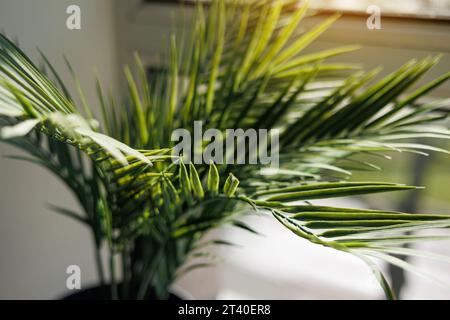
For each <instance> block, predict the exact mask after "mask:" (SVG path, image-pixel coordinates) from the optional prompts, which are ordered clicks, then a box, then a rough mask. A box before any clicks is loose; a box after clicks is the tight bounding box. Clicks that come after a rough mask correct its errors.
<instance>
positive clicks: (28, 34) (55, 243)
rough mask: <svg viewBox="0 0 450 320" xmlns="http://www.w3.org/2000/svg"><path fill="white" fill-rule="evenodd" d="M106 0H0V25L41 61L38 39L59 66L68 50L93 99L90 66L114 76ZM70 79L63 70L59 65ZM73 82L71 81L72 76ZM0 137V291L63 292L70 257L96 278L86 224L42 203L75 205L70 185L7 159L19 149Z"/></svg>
mask: <svg viewBox="0 0 450 320" xmlns="http://www.w3.org/2000/svg"><path fill="white" fill-rule="evenodd" d="M71 4H76V5H79V6H80V8H81V13H82V14H81V20H82V29H81V30H72V31H71V30H68V29H67V28H66V18H67V14H66V8H67V6H69V5H71ZM112 4H113V2H112V1H111V0H95V1H92V0H38V1H37V0H0V30H2V31H3V32H5V33H6V34H7V35H8V36H10V37H13V38H17V39H18V40H19V42H20V45H21V47H22V48H23V49H24V50H25V52H26V53H28V54H30V55H31V57H32V58H33V59H34V61H38V59H37V57H38V54H37V51H36V50H35V48H36V47H39V48H40V49H41V50H42V51H44V52H45V53H46V55H47V56H48V58H49V59H50V61H52V63H54V65H55V67H56V68H57V69H58V70H61V71H66V69H65V65H64V61H63V59H62V54H66V55H67V57H68V58H69V60H70V61H71V63H72V65H73V67H74V68H75V70H76V71H77V73H78V76H79V78H80V80H81V82H82V83H83V86H84V87H85V88H86V92H87V95H88V98H89V99H90V100H91V101H95V100H94V88H95V87H94V82H93V67H94V66H96V67H97V69H98V70H99V74H100V76H101V77H102V78H103V79H104V81H105V83H106V84H107V85H105V86H106V87H108V86H109V85H110V84H111V85H114V86H115V85H116V84H117V81H116V80H117V63H116V43H115V26H114V10H113V5H112ZM62 76H63V78H64V79H65V80H66V81H70V77H69V76H68V73H67V72H63V73H62ZM70 83H71V82H70ZM19 153H20V152H19V151H17V150H16V149H14V148H12V147H10V146H6V145H5V144H3V143H2V144H0V155H1V156H2V157H1V158H0V299H10V298H26V299H28V298H38V299H47V298H55V297H58V296H59V295H61V294H62V293H64V292H65V291H66V290H65V281H66V274H65V270H66V268H67V266H68V265H70V264H77V265H79V266H80V267H81V272H82V283H83V284H87V283H92V282H93V281H95V279H96V273H95V269H94V263H93V251H92V241H91V238H90V234H89V233H88V231H87V230H86V229H85V228H84V227H82V226H80V225H78V224H77V223H76V222H73V221H70V220H69V219H68V218H65V217H62V216H59V215H58V214H56V213H53V212H51V211H50V210H49V209H47V208H46V204H49V203H51V204H57V205H60V206H65V207H69V208H76V207H77V205H76V202H75V201H74V199H73V198H72V197H71V195H70V192H69V191H67V189H66V188H65V187H64V186H63V185H62V183H61V182H59V181H58V180H57V179H56V178H54V177H53V176H52V175H51V174H50V173H48V172H46V171H45V170H43V169H41V168H38V167H37V166H35V165H33V164H29V163H24V162H19V161H15V160H8V159H5V158H4V157H3V156H4V155H11V154H19Z"/></svg>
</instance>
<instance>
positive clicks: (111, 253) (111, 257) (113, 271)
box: [109, 248, 119, 300]
mask: <svg viewBox="0 0 450 320" xmlns="http://www.w3.org/2000/svg"><path fill="white" fill-rule="evenodd" d="M109 268H110V272H111V299H112V300H118V299H119V295H118V292H117V282H116V266H115V263H114V249H113V248H111V249H110V251H109Z"/></svg>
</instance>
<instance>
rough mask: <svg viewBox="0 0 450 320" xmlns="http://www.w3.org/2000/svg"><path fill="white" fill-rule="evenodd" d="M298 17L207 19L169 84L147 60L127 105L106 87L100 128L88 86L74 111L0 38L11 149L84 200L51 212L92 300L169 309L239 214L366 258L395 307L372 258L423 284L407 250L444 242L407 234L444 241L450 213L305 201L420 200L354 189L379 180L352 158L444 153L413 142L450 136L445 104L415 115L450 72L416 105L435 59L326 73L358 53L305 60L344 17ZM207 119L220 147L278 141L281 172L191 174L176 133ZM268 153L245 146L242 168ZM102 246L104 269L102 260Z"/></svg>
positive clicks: (263, 7) (181, 53)
mask: <svg viewBox="0 0 450 320" xmlns="http://www.w3.org/2000/svg"><path fill="white" fill-rule="evenodd" d="M297 3H298V1H273V0H264V1H232V2H225V1H213V3H212V4H211V5H210V6H208V7H207V8H205V7H203V6H202V5H198V6H197V8H196V10H195V11H196V14H195V18H194V19H193V20H192V27H191V29H190V33H186V36H184V37H181V38H180V37H177V36H176V35H172V36H171V38H170V43H169V45H168V50H167V51H166V54H165V55H164V56H163V59H162V61H165V62H164V65H163V68H162V70H163V71H161V72H158V73H154V74H152V75H151V77H150V79H148V77H147V72H146V69H145V68H144V66H143V64H142V63H141V60H140V59H139V57H138V56H137V55H136V68H135V71H136V72H134V73H133V72H132V70H131V69H129V68H126V69H125V76H126V80H127V83H128V99H127V103H126V104H124V105H122V104H120V103H118V101H116V100H115V99H114V98H113V97H112V96H109V95H106V94H105V93H104V90H103V88H102V86H101V83H100V81H98V84H97V92H98V104H97V105H98V106H99V109H100V110H101V116H100V117H97V118H96V117H95V116H94V112H93V111H92V108H91V105H90V104H89V103H88V102H87V101H86V99H85V98H84V95H83V93H82V91H81V89H80V86H77V88H78V94H79V97H80V99H78V100H76V99H74V98H73V97H72V96H71V94H70V91H69V90H68V89H67V88H66V86H65V84H64V83H63V82H62V81H61V80H60V77H59V76H58V74H57V73H56V71H55V70H54V68H53V67H52V65H51V64H50V62H49V61H48V60H47V59H46V58H45V56H43V60H44V61H45V63H46V65H47V69H48V70H49V71H50V74H48V75H47V74H45V73H44V72H43V71H41V70H39V69H38V68H37V67H36V66H35V64H33V62H31V61H30V60H29V59H28V58H27V56H26V55H25V54H24V53H23V52H22V51H21V50H20V49H18V48H17V46H16V45H14V44H13V43H12V42H11V41H10V40H8V39H7V38H6V37H5V36H3V35H2V36H0V121H1V122H0V123H1V131H0V135H1V138H2V139H3V140H5V141H6V142H8V143H11V144H13V145H15V146H17V147H18V148H21V149H23V150H25V151H26V152H28V153H29V155H30V157H29V158H27V160H30V161H32V162H35V163H37V164H39V165H41V166H44V167H46V168H48V169H49V170H50V171H51V172H53V173H54V174H56V175H57V176H58V177H59V178H60V179H61V180H62V181H64V183H65V184H66V185H67V186H68V187H69V188H70V190H72V192H73V193H74V195H75V196H76V198H77V199H78V201H79V203H80V205H81V207H82V208H83V211H84V212H82V213H76V212H72V211H70V210H68V209H64V208H56V209H57V210H58V211H59V212H61V213H62V214H66V215H68V216H70V217H71V218H73V219H75V220H77V221H79V222H80V223H83V224H84V225H86V226H87V227H88V228H90V230H91V231H92V233H93V236H94V239H95V248H96V252H97V268H98V274H99V279H100V283H99V288H100V289H103V291H100V292H101V294H103V296H101V295H97V296H96V298H107V299H145V298H150V297H155V298H158V299H167V298H168V297H169V296H170V288H171V284H172V283H173V282H174V281H175V280H176V279H177V277H179V276H180V275H182V274H183V273H185V272H187V271H189V270H192V269H193V268H196V267H201V266H204V265H205V260H204V259H205V257H204V256H203V255H202V252H204V250H206V249H207V248H208V247H210V246H214V245H229V243H228V242H226V241H224V240H221V239H217V240H203V236H204V235H205V234H206V233H207V232H208V231H210V230H212V229H214V228H218V227H220V226H222V225H225V224H231V225H234V226H235V227H238V228H243V229H245V230H248V231H253V227H252V226H249V225H246V224H244V223H243V222H242V221H240V220H239V217H240V215H242V214H243V213H242V212H245V214H253V213H254V212H255V211H258V212H261V213H264V214H267V215H269V216H271V217H273V219H275V220H276V221H278V222H279V223H281V224H282V225H283V226H285V227H286V230H287V232H293V233H295V234H296V235H298V236H299V237H300V238H302V239H305V240H307V241H310V242H312V243H315V244H318V245H322V246H327V247H330V248H333V249H335V250H339V251H343V252H346V253H349V254H352V255H354V256H356V257H358V258H360V259H362V260H364V261H365V262H366V263H367V265H368V267H370V268H371V269H372V270H373V273H374V274H375V276H376V277H377V279H378V280H379V282H380V284H381V286H382V288H383V289H384V292H385V294H386V296H387V297H388V298H394V294H393V292H392V290H391V289H390V286H389V283H388V281H387V280H386V278H385V276H384V275H383V273H382V272H381V270H380V269H379V267H378V266H377V264H376V263H374V261H373V259H381V260H384V261H387V262H388V263H391V264H393V265H396V266H400V267H403V268H406V269H408V270H414V268H413V267H412V266H411V265H409V264H408V263H407V262H404V261H403V260H401V259H399V257H398V255H406V256H408V255H421V254H425V255H426V253H421V252H420V251H417V250H414V249H411V248H406V247H403V245H405V244H410V243H413V242H416V241H427V240H438V239H446V238H448V237H446V236H439V237H438V236H435V235H433V233H429V234H426V235H420V236H418V235H415V234H414V233H412V232H414V231H415V230H419V229H426V230H431V229H432V228H447V227H449V226H450V219H449V216H448V215H443V214H409V213H403V212H393V211H386V210H364V209H354V208H340V207H330V206H318V205H315V204H313V203H311V202H309V201H310V200H314V199H326V198H335V197H344V196H354V195H364V194H370V193H381V192H391V191H403V190H410V189H414V188H416V187H415V186H406V185H403V184H393V183H385V182H378V181H377V182H374V181H352V180H350V179H349V178H350V174H351V171H352V170H357V169H358V168H355V163H357V164H358V167H359V168H360V169H363V168H373V167H374V165H373V164H372V163H371V162H370V163H369V162H357V161H356V160H355V158H354V157H355V156H357V155H359V154H365V155H368V156H371V157H372V159H373V161H376V157H375V156H376V155H380V154H381V155H384V154H385V153H388V152H393V151H394V152H398V151H403V152H420V151H421V150H434V151H445V150H441V149H439V148H436V147H433V146H430V145H422V144H417V143H411V142H408V141H409V139H416V138H421V137H426V138H436V139H437V138H442V139H448V138H449V137H450V131H449V130H447V129H446V128H445V127H444V126H443V124H442V123H443V122H442V121H443V119H444V118H445V115H443V114H442V113H439V108H440V107H442V105H443V102H439V101H438V102H433V103H430V104H427V105H422V106H420V107H417V106H416V105H415V102H416V101H417V100H418V99H419V98H421V97H422V96H424V95H425V94H427V93H428V92H430V91H431V90H432V89H434V88H436V87H437V86H439V85H440V84H442V83H444V82H445V81H446V80H447V79H448V78H449V77H450V73H446V74H444V75H443V76H441V77H439V78H437V79H436V80H434V81H432V82H430V83H428V84H425V85H424V86H421V87H418V88H416V89H414V91H412V92H409V89H410V88H411V87H413V86H414V84H415V83H416V82H417V81H418V80H419V79H421V77H422V76H423V75H424V74H425V73H426V72H427V71H428V70H429V69H430V68H432V67H433V66H434V65H435V64H436V63H438V60H439V58H436V57H428V58H425V59H423V60H420V61H410V62H408V63H406V64H405V65H403V66H401V67H400V68H399V69H398V70H397V71H395V72H393V73H391V74H389V75H387V76H385V77H384V78H382V79H381V80H377V81H374V80H373V79H374V78H375V76H376V75H377V73H378V72H379V69H375V70H372V71H369V72H365V71H362V70H355V69H354V68H353V66H349V65H345V64H337V63H328V62H327V59H328V58H330V57H335V56H337V55H340V54H344V53H346V52H350V51H353V50H356V49H357V46H345V47H338V48H332V49H329V50H326V51H320V52H317V53H312V54H302V50H303V49H304V48H305V47H306V46H307V45H309V44H310V43H311V42H312V41H314V40H315V39H316V38H317V37H318V36H320V35H321V34H322V33H323V32H325V31H326V29H327V28H329V27H330V26H331V25H332V23H333V22H334V21H335V20H336V19H337V18H338V15H333V16H330V17H329V18H327V19H325V20H324V21H323V22H322V23H320V24H318V25H317V26H315V27H313V28H312V29H311V30H308V31H299V28H298V26H299V24H300V23H301V20H302V19H303V18H304V17H305V16H306V15H307V13H308V11H307V6H306V4H304V5H301V6H298V5H297ZM69 68H70V70H71V71H72V73H73V74H75V73H74V70H73V69H72V68H71V67H70V65H69ZM134 74H136V75H134ZM74 78H75V80H76V76H75V75H74ZM52 79H54V80H52ZM75 101H81V102H80V103H79V104H77V103H76V102H75ZM199 121H201V122H202V125H203V130H207V129H214V130H216V131H215V132H219V133H224V137H226V136H227V130H229V129H232V130H236V129H243V130H248V129H254V130H267V131H270V130H274V132H277V133H278V135H277V136H276V137H277V139H278V143H277V146H278V149H276V148H274V149H272V152H278V154H279V168H273V167H270V166H268V165H267V163H266V164H264V163H258V162H257V163H248V164H246V163H245V161H244V163H239V164H236V163H235V162H233V161H231V163H230V162H226V163H217V162H214V161H209V162H206V163H205V161H202V159H203V158H200V161H189V160H190V159H189V157H188V156H187V154H186V153H182V152H180V150H179V149H177V148H176V146H177V141H174V139H173V133H174V131H175V130H177V129H182V130H184V131H183V132H185V133H186V132H187V133H194V132H193V131H194V126H195V124H196V123H198V122H199ZM275 130H276V131H275ZM204 138H205V137H204ZM277 139H275V138H274V139H269V140H270V143H269V145H270V146H274V144H275V142H274V141H275V140H277ZM211 140H212V139H210V141H209V142H211ZM216 142H220V143H223V142H224V141H223V140H220V139H219V140H216ZM244 142H245V141H244ZM266 142H267V141H266ZM191 143H192V141H191ZM193 144H194V143H192V145H193ZM188 145H189V143H188ZM238 147H239V145H236V146H235V148H236V149H237V148H238ZM250 147H251V146H250ZM196 148H197V149H196ZM206 148H207V145H206V142H205V141H202V139H200V144H199V146H198V145H197V147H196V146H193V149H195V151H200V153H201V152H203V151H204V150H205V149H206ZM261 148H262V147H261V145H260V144H258V146H257V147H253V148H244V149H243V150H244V151H243V152H244V154H243V156H244V157H243V158H244V159H250V158H251V157H252V156H254V155H255V154H256V153H259V152H260V151H261V150H260V149H261ZM198 149H200V150H198ZM174 150H175V151H176V152H174ZM232 151H234V150H232ZM227 152H228V150H227ZM241 156H242V154H241ZM213 160H214V157H213ZM406 232H409V233H406ZM103 246H107V248H108V252H109V260H108V261H103V259H102V256H101V255H100V249H101V248H102V247H103ZM116 259H120V261H121V266H120V268H119V269H120V270H117V269H118V267H117V266H116V264H115V263H114V260H116ZM106 269H108V271H109V272H107V273H106V272H105V270H106ZM106 274H108V275H109V276H108V277H106ZM119 275H120V276H119Z"/></svg>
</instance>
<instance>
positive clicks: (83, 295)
mask: <svg viewBox="0 0 450 320" xmlns="http://www.w3.org/2000/svg"><path fill="white" fill-rule="evenodd" d="M121 289H122V285H120V284H119V286H118V292H119V294H120V292H122V290H121ZM119 298H120V296H119ZM62 300H111V286H109V285H107V286H103V287H102V286H96V287H90V288H87V289H82V290H77V291H76V292H75V293H73V294H70V295H67V296H65V297H63V298H62ZM145 300H157V298H156V297H155V295H154V294H149V295H148V296H147V297H146V298H145ZM167 300H169V301H182V300H183V299H181V298H180V297H179V296H177V295H175V294H172V293H171V294H170V295H169V297H168V298H167Z"/></svg>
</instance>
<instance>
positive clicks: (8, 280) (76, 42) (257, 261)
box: [0, 0, 450, 299]
mask: <svg viewBox="0 0 450 320" xmlns="http://www.w3.org/2000/svg"><path fill="white" fill-rule="evenodd" d="M184 2H185V10H186V14H187V16H189V12H190V10H191V9H192V7H191V6H190V4H189V2H190V1H184ZM310 2H311V5H312V7H313V8H314V9H316V10H317V14H316V15H315V16H314V17H311V18H308V19H307V20H306V21H305V23H304V26H305V27H306V28H307V27H310V26H312V25H314V24H315V23H316V22H317V21H318V20H320V19H323V17H324V16H326V15H328V14H330V13H331V12H334V11H336V10H338V11H342V12H344V15H343V17H342V18H341V19H340V20H339V21H338V22H337V23H336V24H335V25H334V26H333V27H332V28H331V29H330V30H329V31H328V32H327V33H326V34H324V35H323V36H322V37H321V38H320V39H319V41H317V42H315V43H314V44H312V45H311V46H310V47H309V48H308V49H307V51H316V50H318V49H325V48H330V47H335V46H337V45H343V44H355V43H356V44H361V45H363V49H361V50H359V51H357V52H355V53H351V54H347V55H346V56H341V57H339V58H338V60H339V61H344V62H351V63H358V64H361V65H362V66H363V67H364V68H366V69H370V68H373V67H375V66H378V65H382V66H383V67H384V72H388V71H392V70H393V69H395V68H396V67H398V66H399V65H401V64H403V63H404V62H406V61H407V60H408V59H410V58H413V57H414V58H422V57H425V56H427V55H430V54H431V55H436V54H438V53H442V54H443V57H442V61H441V63H440V64H439V65H438V67H437V68H435V69H433V70H432V71H431V72H430V73H429V75H428V77H427V78H426V79H424V81H426V80H430V79H432V78H434V77H436V76H438V75H440V74H442V73H444V72H447V71H449V70H450V0H397V1H389V0H378V1H375V0H372V1H366V0H345V1H344V0H328V1H327V0H317V1H314V0H313V1H310ZM177 3H178V1H176V0H160V1H155V0H127V1H125V0H0V30H1V31H2V32H4V33H5V34H6V35H7V36H9V37H10V38H13V39H17V41H18V42H19V43H20V46H21V47H22V49H23V50H24V51H25V52H26V53H27V54H28V55H30V56H31V57H32V59H33V60H34V61H35V62H37V63H38V62H39V55H38V51H37V50H36V49H37V48H39V49H41V50H42V51H43V52H45V54H46V55H47V57H48V58H49V60H50V61H52V63H53V64H54V66H55V67H56V69H57V70H58V71H59V72H60V73H61V75H62V78H63V80H64V81H66V82H68V83H71V77H70V75H69V72H68V71H67V69H66V68H65V64H64V59H63V54H64V55H66V56H67V58H68V59H69V60H70V61H71V63H72V65H73V67H74V68H75V70H76V72H77V75H78V77H79V78H80V81H81V83H82V85H83V89H84V90H85V91H86V93H87V96H88V99H89V100H90V101H92V103H95V101H96V100H95V85H94V71H93V70H94V68H95V69H96V70H97V72H98V74H99V76H100V78H101V79H102V81H103V82H104V83H105V87H106V88H108V87H111V88H114V90H115V92H116V93H117V94H118V95H119V94H120V92H121V90H120V88H123V85H124V83H123V77H122V66H123V65H124V64H127V63H130V62H131V61H132V56H133V53H134V52H135V51H138V52H139V53H140V54H141V56H142V58H143V60H144V62H145V63H146V65H147V66H148V68H149V70H151V69H152V68H158V58H157V56H158V54H159V52H160V50H161V48H162V47H163V46H164V44H165V41H166V39H167V34H168V33H169V32H170V30H171V29H172V28H173V26H176V25H177V17H178V15H177V12H178V11H179V7H178V6H177ZM70 5H78V6H79V7H80V9H81V30H69V29H67V27H66V20H67V18H68V16H69V15H68V14H67V13H66V10H67V7H68V6H70ZM370 5H377V6H378V7H379V8H380V9H381V29H379V30H377V29H375V30H369V29H368V28H367V26H366V20H367V18H368V17H369V14H368V13H367V12H366V10H367V8H368V7H369V6H370ZM449 92H450V85H449V84H446V85H444V86H441V87H440V88H439V89H438V90H436V91H434V92H433V97H449ZM441 147H444V148H445V147H446V148H448V147H449V146H448V143H447V144H443V145H442V146H441ZM19 153H20V152H19V151H18V150H15V149H13V148H12V147H10V146H7V145H5V144H0V156H1V157H0V190H1V192H0V299H55V298H59V297H61V296H62V295H64V294H66V293H67V289H66V286H65V284H66V277H67V274H66V268H67V266H69V265H73V264H75V265H79V266H80V267H81V273H82V274H81V276H82V287H86V286H88V285H90V284H94V283H96V273H95V267H94V254H93V244H92V239H91V235H90V234H89V232H88V230H87V229H85V228H84V227H82V226H81V225H78V224H77V223H76V222H73V221H70V220H68V218H66V217H63V216H60V215H58V214H56V213H54V212H52V211H51V210H50V209H49V208H48V205H49V204H55V205H59V206H64V207H72V208H74V209H76V208H77V203H76V201H75V200H74V199H73V198H72V197H71V194H70V193H69V192H68V191H67V190H66V188H65V187H64V186H63V185H62V184H61V183H60V182H59V181H58V180H57V179H56V178H55V177H53V176H52V175H51V174H49V173H48V172H46V171H45V170H44V169H42V168H39V167H36V166H34V165H32V164H29V163H25V162H19V161H16V160H9V159H7V158H5V157H4V156H7V155H12V154H14V155H17V154H19ZM448 157H449V156H448V155H440V154H439V155H438V154H433V155H431V156H429V157H417V156H411V155H394V158H393V160H391V161H382V163H380V165H381V166H382V167H383V169H384V170H383V171H382V172H381V173H379V172H375V173H364V174H363V173H358V174H355V175H354V177H353V179H354V180H358V179H362V178H369V177H374V176H375V177H376V180H387V181H393V182H405V183H412V184H416V185H426V186H427V189H425V190H420V191H418V192H411V193H403V194H400V195H399V194H396V195H389V196H379V197H375V196H371V197H368V198H352V199H341V200H339V201H336V200H333V201H332V202H331V201H330V202H328V203H327V204H333V205H338V206H345V207H370V208H385V209H393V210H395V209H397V210H410V211H420V212H426V213H449V212H450V210H449V208H450V194H449V193H450V190H449V189H450V188H449V187H450V185H449V181H450V170H449V164H450V162H449V158H448ZM248 219H251V220H252V222H251V223H252V225H254V226H255V228H256V230H258V231H259V232H260V233H262V236H255V235H252V234H247V233H245V232H243V231H240V230H234V229H231V228H230V229H228V228H224V229H221V230H217V231H215V232H217V233H219V235H220V236H222V237H225V238H227V239H229V240H232V241H233V242H234V243H237V244H240V245H241V247H235V248H231V249H230V248H227V249H220V250H217V251H218V252H217V253H218V255H219V256H220V257H221V258H222V260H221V261H220V262H219V264H218V265H217V266H216V267H212V268H208V269H201V270H196V271H194V272H192V273H190V274H188V275H186V276H185V277H184V278H182V279H180V281H179V282H178V283H177V284H176V290H179V291H182V292H184V293H185V295H186V296H188V297H192V298H198V299H202V298H203V299H214V298H221V299H241V298H243V299H252V298H253V299H382V298H383V293H382V291H381V290H380V288H379V287H378V284H377V282H376V281H375V279H374V278H373V277H372V275H371V273H370V271H369V270H368V269H367V268H366V266H365V265H364V264H363V263H362V262H360V261H359V260H358V259H356V258H354V257H351V256H347V255H346V254H343V253H340V252H335V251H333V250H331V249H328V248H322V247H318V246H315V245H312V244H309V243H308V242H306V241H304V240H302V239H299V238H298V237H296V236H295V235H291V234H289V233H287V232H286V231H285V230H284V229H283V227H282V226H280V225H279V224H277V223H275V222H273V221H272V220H269V219H266V218H264V217H259V216H252V217H249V218H248ZM421 248H424V249H426V250H429V251H433V252H438V253H444V254H447V255H450V243H449V242H439V243H428V244H425V245H421ZM412 263H413V264H415V265H417V266H419V267H421V268H423V269H426V270H428V271H429V272H430V273H432V274H435V275H438V278H441V279H446V280H449V282H450V270H449V268H448V265H445V264H443V263H440V262H436V261H430V260H427V261H425V260H422V259H414V260H412ZM385 269H386V270H388V267H387V266H385ZM388 271H390V273H389V274H390V275H391V279H392V281H393V282H394V284H395V286H396V287H397V288H398V289H399V290H401V298H403V299H449V298H450V289H448V288H445V287H443V286H441V285H439V284H437V283H433V282H432V281H431V280H427V279H422V278H420V277H418V276H415V275H411V274H406V275H405V274H403V273H402V272H399V271H398V270H396V269H390V270H388Z"/></svg>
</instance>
